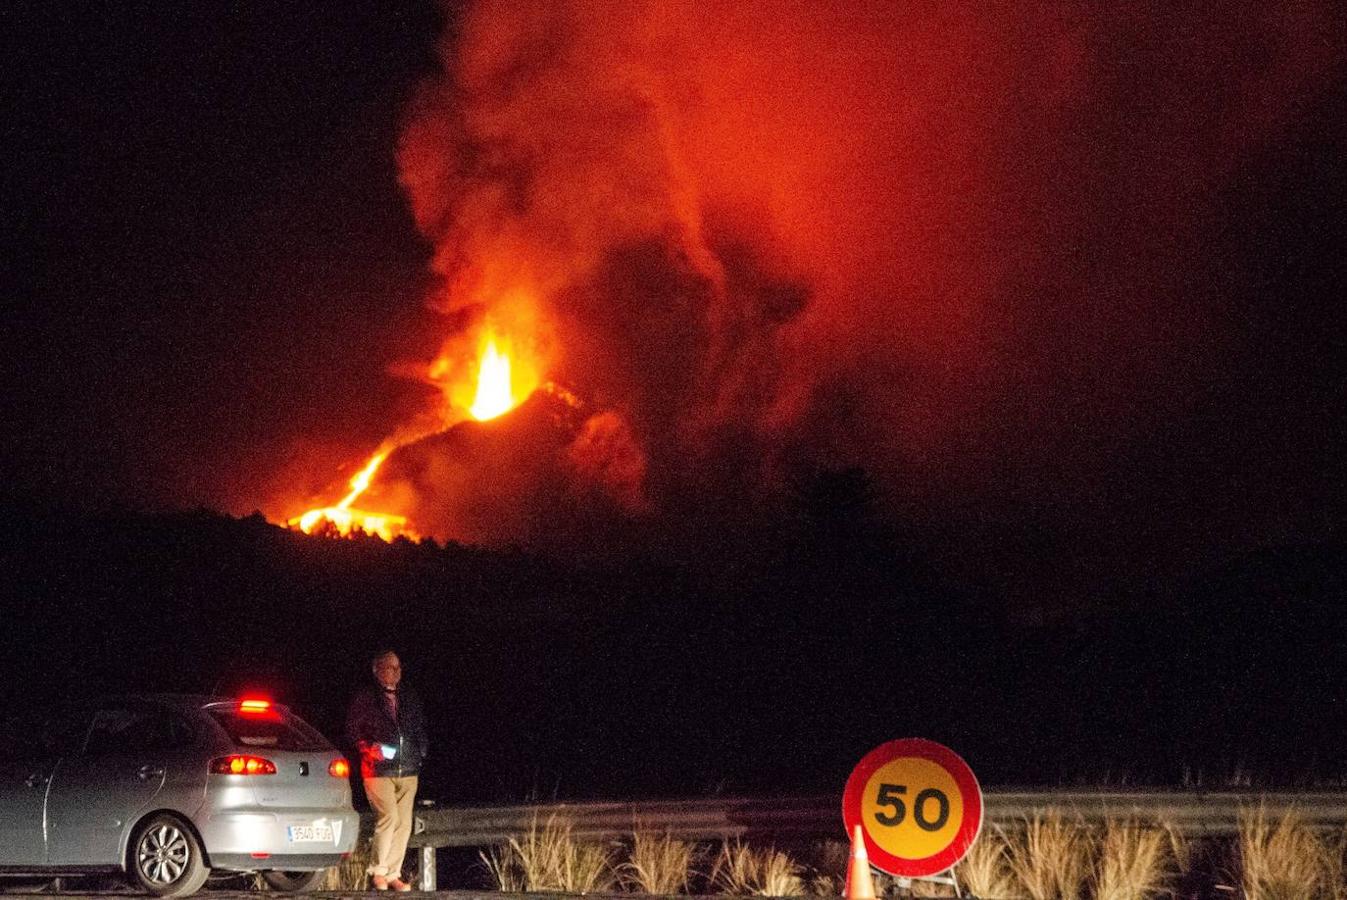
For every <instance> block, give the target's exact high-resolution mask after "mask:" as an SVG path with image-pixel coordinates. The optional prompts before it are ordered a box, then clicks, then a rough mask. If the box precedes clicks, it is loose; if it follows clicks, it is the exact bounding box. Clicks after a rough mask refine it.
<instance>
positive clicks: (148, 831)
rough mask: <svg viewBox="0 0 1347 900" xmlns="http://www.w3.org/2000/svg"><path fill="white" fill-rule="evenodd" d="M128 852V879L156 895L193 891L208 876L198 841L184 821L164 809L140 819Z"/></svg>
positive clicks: (185, 893) (175, 894) (178, 894)
mask: <svg viewBox="0 0 1347 900" xmlns="http://www.w3.org/2000/svg"><path fill="white" fill-rule="evenodd" d="M129 856H130V858H129V859H128V860H127V862H128V863H129V865H128V866H127V869H128V871H129V873H130V875H131V883H132V884H133V885H135V886H137V887H139V888H140V889H142V890H144V891H148V892H149V893H151V894H153V895H155V896H156V897H186V896H187V895H188V894H195V893H196V892H197V891H199V890H200V889H201V886H202V885H203V884H205V883H206V879H207V878H209V877H210V869H209V868H207V867H206V857H205V854H204V853H202V852H201V842H200V841H198V840H197V839H196V835H195V834H193V833H192V829H191V828H188V827H187V825H186V823H184V822H183V821H182V820H181V819H179V818H178V817H177V816H172V815H169V814H167V813H159V814H158V815H154V816H150V817H149V818H148V819H146V820H145V821H144V822H142V823H140V826H139V827H138V828H136V831H135V834H133V835H132V837H131V850H130V854H129Z"/></svg>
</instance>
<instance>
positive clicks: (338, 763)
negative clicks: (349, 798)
mask: <svg viewBox="0 0 1347 900" xmlns="http://www.w3.org/2000/svg"><path fill="white" fill-rule="evenodd" d="M327 774H329V775H333V776H335V777H337V778H347V777H349V776H350V774H351V764H350V763H348V762H347V761H346V760H345V759H343V758H340V757H339V758H337V759H334V760H332V764H331V765H329V766H328V767H327Z"/></svg>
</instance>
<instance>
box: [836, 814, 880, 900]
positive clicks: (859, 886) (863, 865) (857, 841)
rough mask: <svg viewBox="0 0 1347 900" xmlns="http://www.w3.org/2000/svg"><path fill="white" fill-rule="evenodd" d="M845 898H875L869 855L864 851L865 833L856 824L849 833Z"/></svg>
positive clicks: (869, 899) (843, 894)
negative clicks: (849, 851) (849, 846)
mask: <svg viewBox="0 0 1347 900" xmlns="http://www.w3.org/2000/svg"><path fill="white" fill-rule="evenodd" d="M842 896H843V897H846V898H847V900H875V880H874V878H872V877H871V876H870V856H869V854H867V853H866V852H865V835H864V834H863V833H862V831H861V826H860V825H857V826H856V828H855V829H854V830H853V831H852V834H851V864H850V865H849V866H847V886H846V888H845V889H844V890H843V891H842Z"/></svg>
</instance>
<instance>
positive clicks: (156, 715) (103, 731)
mask: <svg viewBox="0 0 1347 900" xmlns="http://www.w3.org/2000/svg"><path fill="white" fill-rule="evenodd" d="M191 740H192V731H191V728H190V727H189V726H188V724H187V723H186V722H185V721H184V720H183V719H182V717H181V716H179V715H176V714H174V713H172V712H169V711H168V710H162V709H128V708H104V709H100V710H98V712H96V713H94V721H93V727H92V728H90V729H89V740H88V742H87V744H86V745H85V750H84V753H85V755H86V756H104V755H107V754H110V753H143V752H146V751H163V750H180V749H183V748H185V747H187V746H189V745H190V744H191Z"/></svg>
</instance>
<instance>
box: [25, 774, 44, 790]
mask: <svg viewBox="0 0 1347 900" xmlns="http://www.w3.org/2000/svg"><path fill="white" fill-rule="evenodd" d="M23 783H24V784H26V785H28V787H30V788H31V787H37V786H38V785H39V784H46V783H47V776H46V775H43V774H42V773H41V772H34V773H33V774H32V775H29V776H28V777H27V778H25V779H24V780H23Z"/></svg>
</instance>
